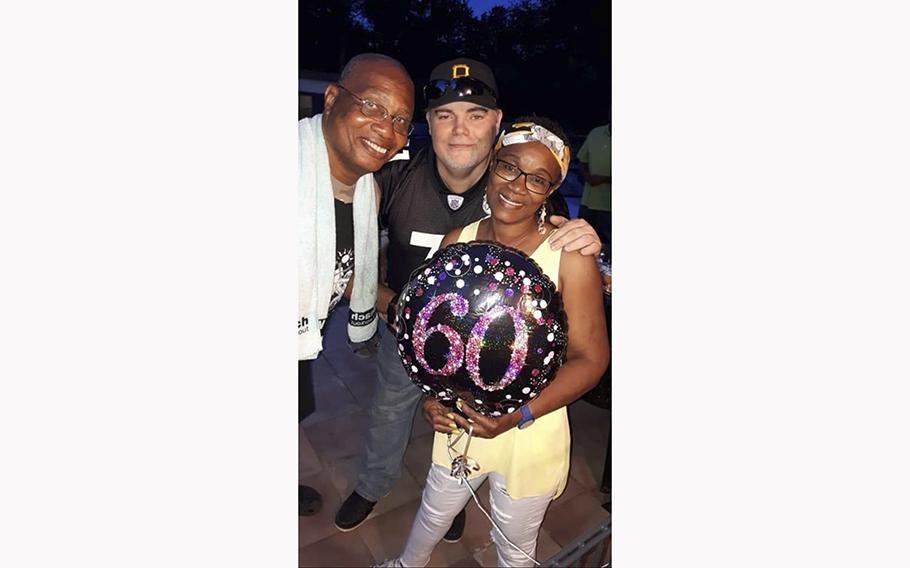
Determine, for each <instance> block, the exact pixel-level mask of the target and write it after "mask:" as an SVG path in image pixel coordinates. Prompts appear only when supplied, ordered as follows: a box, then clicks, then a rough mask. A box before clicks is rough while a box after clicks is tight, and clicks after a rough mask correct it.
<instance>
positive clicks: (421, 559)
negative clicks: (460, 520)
mask: <svg viewBox="0 0 910 568" xmlns="http://www.w3.org/2000/svg"><path fill="white" fill-rule="evenodd" d="M487 477H489V478H490V509H491V511H489V512H490V514H491V516H492V517H493V520H494V521H496V524H497V525H499V528H500V529H502V532H504V533H505V534H506V536H507V537H509V540H511V541H512V542H513V543H515V544H516V545H517V546H519V547H520V548H521V549H522V550H523V551H524V552H525V553H526V554H528V555H530V556H531V557H534V551H535V549H536V548H537V533H538V532H539V530H540V524H541V523H542V522H543V516H544V513H546V512H547V507H548V506H549V505H550V501H551V500H552V499H553V494H552V493H551V494H549V495H542V496H539V497H526V498H524V499H512V498H511V497H510V496H509V494H508V493H506V484H505V479H503V477H502V476H501V475H499V474H498V473H496V472H492V473H490V474H488V475H487V476H479V477H477V478H476V479H472V480H471V482H470V483H471V487H473V488H474V491H475V492H476V491H477V488H478V487H480V485H481V484H483V482H484V480H485V479H486V478H487ZM470 499H471V492H470V491H469V490H468V488H467V486H465V485H463V484H460V483H459V482H458V480H457V479H455V478H454V477H452V476H451V475H449V472H448V471H447V470H446V469H444V468H443V467H441V466H438V465H436V464H433V465H431V466H430V472H429V473H428V474H427V485H426V487H424V489H423V500H422V502H421V503H420V509H419V510H418V511H417V516H416V517H415V518H414V525H413V526H412V527H411V534H410V535H409V536H408V542H407V544H406V545H405V548H404V552H403V553H402V554H401V557H400V558H399V559H398V563H396V564H394V565H400V566H407V567H414V568H422V567H423V566H426V565H427V563H428V562H429V561H430V555H431V554H432V553H433V549H434V548H436V545H437V544H438V543H439V541H440V540H442V537H443V536H444V535H445V533H446V531H447V530H449V526H450V525H451V524H452V520H453V519H454V518H455V515H457V514H458V512H459V511H461V509H462V508H463V507H464V506H465V504H466V503H467V502H468V501H469V500H470ZM490 534H491V535H492V537H493V542H494V543H496V565H497V566H508V567H512V566H515V567H520V566H533V565H534V563H533V562H532V561H531V560H529V559H528V558H527V557H525V556H524V555H523V554H522V553H521V552H519V551H517V550H515V548H514V547H513V546H512V545H510V544H509V543H507V542H506V541H505V539H503V538H502V535H501V534H499V531H497V530H496V528H495V527H491V528H490Z"/></svg>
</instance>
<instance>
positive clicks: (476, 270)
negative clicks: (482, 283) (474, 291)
mask: <svg viewBox="0 0 910 568" xmlns="http://www.w3.org/2000/svg"><path fill="white" fill-rule="evenodd" d="M481 272H483V267H482V266H478V265H475V266H474V274H480V273H481Z"/></svg>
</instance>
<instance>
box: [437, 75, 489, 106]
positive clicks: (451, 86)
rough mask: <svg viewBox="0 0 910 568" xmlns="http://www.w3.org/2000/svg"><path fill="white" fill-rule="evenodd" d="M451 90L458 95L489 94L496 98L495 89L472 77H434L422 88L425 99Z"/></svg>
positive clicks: (439, 95)
mask: <svg viewBox="0 0 910 568" xmlns="http://www.w3.org/2000/svg"><path fill="white" fill-rule="evenodd" d="M450 92H453V93H455V94H456V95H457V96H459V97H469V96H475V97H476V96H483V95H486V94H490V95H491V96H492V97H493V98H494V99H495V98H496V91H495V90H494V89H492V88H491V87H490V86H488V85H487V84H486V83H484V82H482V81H479V80H477V79H474V78H473V77H458V78H457V79H434V80H432V81H430V82H429V83H427V84H426V85H425V86H424V88H423V96H424V98H425V99H426V100H427V101H432V100H436V99H438V98H439V97H441V96H443V95H445V94H446V93H450Z"/></svg>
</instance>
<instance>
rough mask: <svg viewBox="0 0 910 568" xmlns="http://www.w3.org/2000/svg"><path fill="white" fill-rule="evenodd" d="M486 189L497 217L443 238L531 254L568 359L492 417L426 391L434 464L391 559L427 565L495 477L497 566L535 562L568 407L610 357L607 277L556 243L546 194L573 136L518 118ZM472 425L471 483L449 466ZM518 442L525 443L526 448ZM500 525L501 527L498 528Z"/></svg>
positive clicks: (557, 488) (565, 445) (558, 490)
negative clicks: (557, 313) (561, 325)
mask: <svg viewBox="0 0 910 568" xmlns="http://www.w3.org/2000/svg"><path fill="white" fill-rule="evenodd" d="M490 168H491V169H492V173H493V175H491V176H490V178H489V179H490V181H489V184H488V185H487V188H486V200H487V202H488V204H489V206H490V210H491V215H490V216H489V217H487V218H485V219H482V220H480V221H478V222H476V223H472V224H471V225H468V226H467V227H464V228H461V229H455V230H454V231H451V232H450V233H449V234H448V235H446V237H445V239H444V240H443V242H442V246H443V247H445V246H447V245H449V244H452V243H455V242H468V241H474V240H477V241H493V242H496V243H498V244H500V245H504V246H507V247H510V248H513V249H517V250H519V251H521V252H522V253H524V254H525V255H527V256H529V257H530V258H532V259H533V260H534V261H536V262H537V264H538V265H539V266H540V268H541V270H543V272H544V273H546V274H547V276H549V277H550V279H551V280H552V281H553V282H554V283H555V284H556V286H557V290H558V291H559V292H560V293H561V294H562V296H563V305H564V309H565V312H566V316H567V319H568V336H569V341H568V347H567V350H566V360H565V363H563V365H562V367H560V368H559V370H558V372H557V374H556V377H555V379H553V381H551V383H550V384H549V386H547V388H545V389H543V390H542V391H541V392H540V394H539V396H537V397H536V398H534V399H532V400H531V401H529V402H528V403H527V404H525V405H524V406H522V407H521V409H520V410H521V412H513V413H510V414H504V415H502V416H499V417H495V418H494V417H487V416H483V415H481V414H479V413H477V412H475V411H474V410H473V409H472V408H470V406H469V405H468V403H466V402H465V403H462V402H461V401H459V404H458V407H459V409H461V411H462V412H463V413H464V414H465V415H466V416H467V419H466V418H464V417H463V416H459V415H457V414H455V413H452V412H451V411H450V410H449V409H447V408H446V407H445V406H443V405H442V404H441V403H439V402H438V401H437V400H436V399H433V398H428V399H427V400H425V401H424V403H423V411H424V416H425V418H426V419H427V421H428V422H430V423H431V424H432V425H433V428H434V430H436V435H435V438H434V443H433V464H432V465H431V467H430V472H429V474H428V475H427V481H426V486H425V488H424V492H423V501H422V503H421V505H420V509H419V510H418V512H417V517H416V518H415V520H414V525H413V526H412V528H411V533H410V536H409V537H408V541H407V544H406V545H405V550H404V552H403V553H402V554H401V556H400V557H399V558H397V559H394V560H392V561H389V562H387V563H385V564H383V565H384V566H408V567H410V566H416V567H423V566H426V565H427V563H428V562H429V560H430V555H431V554H432V552H433V549H434V548H435V547H436V544H437V543H438V542H439V541H440V540H441V539H442V537H443V535H444V534H445V532H446V530H447V529H448V528H449V525H450V524H451V522H452V519H453V518H454V517H455V515H456V514H458V512H459V511H461V509H462V508H463V507H464V506H465V504H466V503H467V501H468V500H470V499H471V490H470V489H469V488H468V487H467V485H466V483H470V484H471V487H472V488H474V489H476V488H477V487H479V486H480V485H481V484H482V483H483V481H484V480H485V479H487V478H489V480H490V504H491V509H492V520H493V521H494V523H495V524H496V527H498V528H499V530H497V528H496V527H494V528H493V529H492V537H493V542H494V543H495V544H496V550H497V565H498V566H532V565H534V564H535V563H536V562H535V560H534V553H535V549H536V547H537V535H538V532H539V530H540V525H541V523H542V522H543V517H544V514H545V513H546V510H547V507H548V506H549V504H550V502H551V501H552V500H553V499H556V498H557V497H559V496H560V495H561V494H562V491H563V489H565V486H566V482H567V480H568V477H569V441H570V436H569V421H568V416H567V413H566V405H568V404H570V403H572V402H574V401H575V400H577V399H578V398H579V397H581V396H582V395H583V394H584V393H586V392H587V391H589V390H590V389H591V388H593V387H594V385H596V384H597V382H598V381H599V379H600V377H601V376H602V375H603V373H604V371H605V370H606V367H607V362H608V360H609V344H608V341H607V334H606V325H605V323H604V312H603V309H601V306H602V301H603V300H602V296H601V294H602V291H601V279H600V274H599V272H598V270H597V265H596V263H595V261H594V258H593V257H590V256H587V257H585V256H582V255H581V254H579V253H578V252H565V251H559V250H556V251H554V250H552V249H551V248H550V246H549V242H548V241H549V240H550V239H551V237H552V236H553V235H554V233H555V232H556V228H555V227H554V226H553V225H551V224H550V223H548V222H547V200H548V198H549V197H550V196H551V195H552V194H553V193H554V192H555V191H556V190H557V189H558V188H559V185H560V184H561V183H562V182H563V180H565V178H566V173H567V172H568V169H569V146H568V139H567V137H566V135H565V133H563V131H562V129H561V128H560V127H559V125H557V124H556V123H555V122H553V121H551V120H548V119H545V118H542V117H527V118H520V119H518V120H517V121H516V122H515V123H513V124H512V125H511V126H509V127H507V128H506V130H505V131H504V132H503V133H502V135H500V137H499V141H498V142H497V143H496V146H495V147H494V156H493V160H492V162H491V164H490ZM460 429H461V430H468V429H471V433H472V438H471V439H472V441H471V445H470V451H469V454H470V456H469V457H471V458H473V459H474V460H475V461H476V463H477V465H479V469H477V470H472V471H471V472H470V475H469V476H468V479H467V482H466V483H462V482H460V480H458V479H456V478H454V477H452V475H451V474H450V467H451V464H452V462H451V458H450V456H449V452H448V447H447V436H446V434H449V433H457V432H458V431H459V430H460ZM518 448H521V449H520V451H519V450H518ZM500 531H501V533H500Z"/></svg>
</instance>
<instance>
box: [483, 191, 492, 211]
mask: <svg viewBox="0 0 910 568" xmlns="http://www.w3.org/2000/svg"><path fill="white" fill-rule="evenodd" d="M482 207H483V212H484V213H486V214H487V215H489V214H490V204H489V203H488V202H487V189H486V188H484V190H483V204H482Z"/></svg>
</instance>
